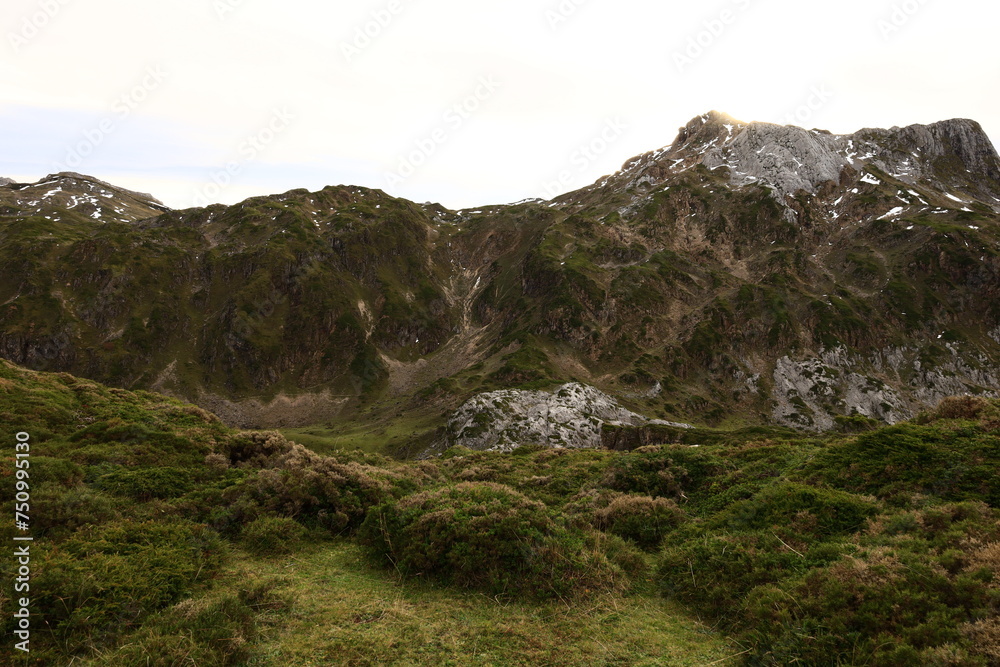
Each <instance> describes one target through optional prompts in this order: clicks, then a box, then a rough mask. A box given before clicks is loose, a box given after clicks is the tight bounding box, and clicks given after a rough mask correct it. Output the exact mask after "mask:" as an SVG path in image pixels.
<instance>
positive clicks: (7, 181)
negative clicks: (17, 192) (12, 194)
mask: <svg viewBox="0 0 1000 667" xmlns="http://www.w3.org/2000/svg"><path fill="white" fill-rule="evenodd" d="M13 182H14V181H12V180H11V179H9V178H3V177H2V176H0V187H3V186H4V185H10V184H11V183H13Z"/></svg>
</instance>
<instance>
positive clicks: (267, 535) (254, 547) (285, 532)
mask: <svg viewBox="0 0 1000 667" xmlns="http://www.w3.org/2000/svg"><path fill="white" fill-rule="evenodd" d="M305 534H306V529H305V528H304V527H303V526H302V524H300V523H299V522H298V521H296V520H294V519H289V518H286V517H278V516H268V517H261V518H259V519H256V520H254V521H253V522H252V523H250V524H249V525H248V526H247V527H246V528H244V529H243V535H242V538H243V545H244V546H245V547H246V548H247V549H248V550H250V551H252V552H253V553H255V554H257V555H258V556H275V555H279V554H287V553H291V552H292V551H294V549H295V548H296V547H297V546H298V544H299V542H301V541H302V538H303V537H305Z"/></svg>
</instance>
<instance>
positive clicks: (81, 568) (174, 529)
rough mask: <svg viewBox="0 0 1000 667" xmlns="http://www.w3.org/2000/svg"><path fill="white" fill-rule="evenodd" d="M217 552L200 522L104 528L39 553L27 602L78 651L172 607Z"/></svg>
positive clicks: (210, 567) (219, 547)
mask: <svg viewBox="0 0 1000 667" xmlns="http://www.w3.org/2000/svg"><path fill="white" fill-rule="evenodd" d="M223 554H224V546H223V543H222V541H221V540H220V539H219V538H218V536H217V535H216V534H215V533H214V532H213V531H211V530H209V529H206V528H205V527H204V526H201V525H198V524H192V523H189V522H186V521H180V520H176V521H169V522H167V521H163V522H152V521H150V522H142V523H138V522H133V521H118V522H114V523H110V524H107V525H104V526H101V527H100V528H97V529H95V530H94V531H93V532H90V533H88V534H82V533H77V534H74V535H73V536H71V537H70V538H69V539H66V540H64V541H62V542H61V543H59V544H58V546H53V547H49V548H46V549H45V550H44V551H40V552H39V554H38V556H39V558H38V561H37V565H36V566H35V567H36V569H35V577H34V579H33V581H32V584H31V589H32V592H33V593H34V595H33V604H34V605H37V608H39V609H44V610H45V621H46V627H47V629H48V630H49V631H51V632H52V633H53V634H54V635H55V636H56V637H57V638H59V639H68V638H71V637H73V638H75V641H76V642H79V643H81V645H80V646H78V647H77V648H78V649H79V650H84V649H86V648H88V647H87V646H84V645H82V641H83V639H84V638H87V640H88V641H89V642H90V643H91V645H92V646H98V645H100V644H101V643H103V641H104V640H105V639H106V638H111V637H114V636H115V635H117V634H119V633H121V632H123V631H125V630H128V629H129V628H131V627H133V626H134V625H135V624H137V623H139V622H140V621H141V620H142V619H143V617H145V616H146V615H147V614H149V613H152V612H155V611H157V610H158V609H162V608H163V607H164V606H166V605H169V604H173V603H175V602H176V601H177V600H179V599H180V598H181V597H182V596H183V595H184V594H186V593H189V592H190V591H191V590H193V588H194V587H195V586H197V585H198V583H199V582H201V581H203V580H205V579H207V578H208V577H211V576H212V575H213V574H214V573H215V572H216V571H217V570H218V568H219V567H220V565H221V564H222V562H223V558H224V556H223ZM34 562H35V561H34V559H33V563H34ZM8 634H9V633H8Z"/></svg>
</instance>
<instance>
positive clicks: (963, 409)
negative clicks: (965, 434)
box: [933, 396, 990, 420]
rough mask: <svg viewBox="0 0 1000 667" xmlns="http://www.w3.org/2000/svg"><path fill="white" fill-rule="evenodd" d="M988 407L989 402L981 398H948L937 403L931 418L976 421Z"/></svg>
mask: <svg viewBox="0 0 1000 667" xmlns="http://www.w3.org/2000/svg"><path fill="white" fill-rule="evenodd" d="M989 405H990V401H988V400H987V399H985V398H983V397H981V396H949V397H948V398H945V399H942V400H941V402H940V403H938V406H937V408H936V409H935V410H934V413H933V417H936V418H937V419H968V420H976V419H979V415H980V414H981V413H982V411H983V410H984V409H986V408H987V407H989Z"/></svg>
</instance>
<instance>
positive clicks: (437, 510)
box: [359, 482, 623, 597]
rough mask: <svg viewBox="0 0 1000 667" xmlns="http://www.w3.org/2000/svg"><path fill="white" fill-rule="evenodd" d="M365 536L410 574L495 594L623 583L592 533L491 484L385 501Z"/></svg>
mask: <svg viewBox="0 0 1000 667" xmlns="http://www.w3.org/2000/svg"><path fill="white" fill-rule="evenodd" d="M359 535H360V538H361V541H362V542H363V543H364V544H366V545H367V546H368V547H369V548H370V549H371V551H372V553H373V555H374V556H376V557H377V558H379V559H381V560H383V561H388V562H391V563H392V564H393V565H394V566H395V567H396V568H397V569H398V570H399V571H400V572H402V573H404V574H407V575H422V576H427V577H431V578H435V579H438V580H440V581H443V582H445V583H452V584H455V585H459V586H465V587H473V588H480V589H484V590H486V591H487V592H489V593H490V594H517V593H520V594H525V595H529V596H538V597H552V596H563V595H567V594H570V593H574V592H581V591H585V590H588V589H589V590H598V589H602V588H609V587H615V586H620V585H621V584H622V583H623V582H622V579H623V577H622V573H621V571H620V570H618V568H615V567H613V566H612V565H611V564H610V563H609V562H608V560H607V558H606V556H605V554H604V553H603V552H602V551H601V549H600V548H599V546H598V540H597V538H596V537H595V536H594V535H588V534H587V533H585V532H583V531H579V530H572V529H568V528H566V527H564V526H562V525H560V524H559V523H557V522H556V521H555V520H554V519H553V518H552V516H551V515H550V514H549V512H548V510H547V509H546V507H545V505H543V504H542V503H540V502H538V501H534V500H530V499H529V498H527V497H525V496H524V495H522V494H520V493H518V492H517V491H515V490H514V489H512V488H510V487H507V486H503V485H500V484H495V483H492V482H464V483H461V484H458V485H457V486H450V487H446V488H442V489H437V490H435V491H426V492H423V493H418V494H415V495H411V496H408V497H406V498H404V499H402V500H400V501H394V502H388V503H384V504H382V505H380V506H378V507H376V508H373V509H372V510H371V511H370V512H369V514H368V516H367V518H366V519H365V522H364V524H363V525H362V527H361V531H360V533H359Z"/></svg>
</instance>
